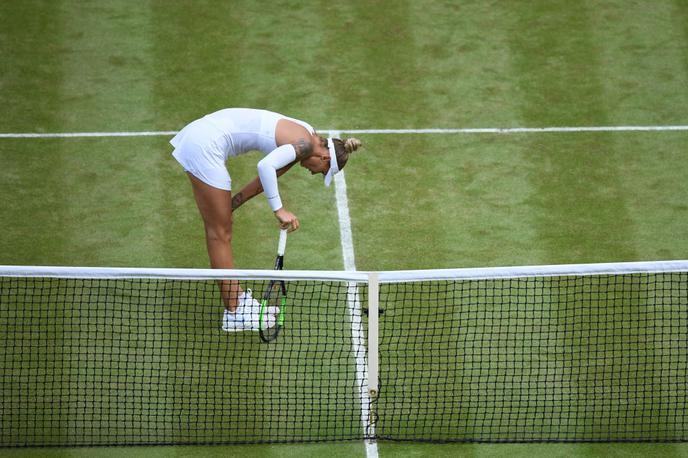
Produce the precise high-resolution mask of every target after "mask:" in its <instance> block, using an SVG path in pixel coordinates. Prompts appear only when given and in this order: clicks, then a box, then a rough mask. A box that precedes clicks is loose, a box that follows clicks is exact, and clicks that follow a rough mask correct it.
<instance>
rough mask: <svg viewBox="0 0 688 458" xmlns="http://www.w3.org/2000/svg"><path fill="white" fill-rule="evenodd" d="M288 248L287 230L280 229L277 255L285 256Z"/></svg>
mask: <svg viewBox="0 0 688 458" xmlns="http://www.w3.org/2000/svg"><path fill="white" fill-rule="evenodd" d="M286 248H287V229H280V236H279V244H278V245H277V255H278V256H284V250H285V249H286Z"/></svg>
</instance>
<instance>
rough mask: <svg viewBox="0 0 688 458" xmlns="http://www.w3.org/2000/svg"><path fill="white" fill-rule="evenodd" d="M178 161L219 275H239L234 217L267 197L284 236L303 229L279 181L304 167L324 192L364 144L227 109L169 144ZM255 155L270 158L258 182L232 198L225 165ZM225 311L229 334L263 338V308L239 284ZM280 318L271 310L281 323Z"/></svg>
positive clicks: (224, 286) (225, 294) (274, 116)
mask: <svg viewBox="0 0 688 458" xmlns="http://www.w3.org/2000/svg"><path fill="white" fill-rule="evenodd" d="M170 143H171V144H172V146H174V152H173V153H172V155H173V156H174V158H175V159H176V160H177V161H178V162H179V163H180V164H181V165H182V167H184V170H185V171H186V173H187V175H188V176H189V179H190V180H191V187H192V188H193V193H194V197H195V199H196V204H197V205H198V209H199V211H200V212H201V217H202V218H203V223H204V225H205V238H206V245H207V248H208V256H209V257H210V265H211V267H212V268H213V269H232V268H234V259H233V255H232V213H233V211H234V210H236V209H237V208H239V207H240V206H241V205H242V204H243V203H244V202H246V201H247V200H249V199H251V198H252V197H254V196H256V195H258V194H260V193H261V192H264V193H265V196H266V197H267V201H268V204H269V205H270V208H271V209H272V211H273V212H274V214H275V217H276V218H277V220H278V221H279V225H280V227H281V228H283V229H289V230H290V231H294V230H296V229H298V228H299V219H298V218H297V217H296V215H294V214H293V213H291V212H290V211H289V210H287V209H286V208H285V207H284V205H283V204H282V200H281V199H280V194H279V189H278V186H277V178H278V177H279V176H281V175H282V174H284V173H285V172H287V171H288V170H289V169H291V168H292V167H293V166H294V165H295V164H297V163H299V164H300V165H301V166H302V167H304V168H306V169H308V170H309V171H310V172H311V174H323V175H324V176H325V186H329V185H330V182H331V181H332V178H333V177H334V175H335V174H336V173H337V172H339V170H341V169H342V168H344V166H345V165H346V162H347V160H348V159H349V155H350V154H351V153H352V152H354V151H356V150H357V149H358V148H359V147H360V146H361V142H360V141H359V140H358V139H356V138H349V139H346V140H345V141H342V140H340V139H337V138H323V137H321V136H319V135H318V134H317V133H316V132H315V129H313V127H311V125H310V124H308V123H306V122H303V121H300V120H298V119H293V118H289V117H287V116H283V115H281V114H279V113H273V112H270V111H265V110H255V109H249V108H228V109H224V110H220V111H216V112H215V113H211V114H209V115H206V116H204V117H202V118H200V119H197V120H196V121H193V122H192V123H190V124H189V125H187V126H186V127H184V128H183V129H182V130H181V131H180V132H179V133H177V135H176V136H175V137H174V138H173V139H172V140H171V141H170ZM251 150H258V151H261V152H262V153H264V154H265V156H264V157H263V158H262V159H261V160H260V162H258V176H257V177H256V178H255V179H254V180H253V181H251V182H249V183H248V184H247V185H246V186H244V188H243V189H241V191H239V192H238V193H236V194H235V195H234V196H233V197H232V179H231V177H230V175H229V172H228V170H227V167H226V166H225V162H226V161H227V159H228V158H230V157H232V156H238V155H240V154H243V153H246V152H248V151H251ZM219 286H220V292H221V296H222V301H223V302H224V305H225V312H224V317H223V320H222V329H223V330H224V331H228V332H231V331H248V330H250V331H257V330H258V325H259V323H258V316H259V311H260V303H259V302H258V301H257V300H255V299H254V298H253V297H252V295H251V291H250V290H246V291H244V290H242V289H241V287H240V286H239V282H238V281H236V280H222V281H220V282H219ZM278 312H279V310H269V313H270V315H271V316H272V321H268V326H270V325H272V324H274V315H276V314H277V313H278Z"/></svg>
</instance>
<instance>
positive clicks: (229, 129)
mask: <svg viewBox="0 0 688 458" xmlns="http://www.w3.org/2000/svg"><path fill="white" fill-rule="evenodd" d="M280 119H288V120H290V121H293V122H295V123H298V124H300V125H302V126H303V127H305V128H306V129H307V130H308V132H310V133H311V134H312V133H314V132H315V129H313V127H311V125H310V124H308V123H306V122H304V121H300V120H298V119H293V118H289V117H287V116H284V115H281V114H279V113H274V112H271V111H266V110H255V109H251V108H227V109H224V110H220V111H216V112H215V113H211V114H209V115H206V116H204V117H202V118H200V119H197V120H195V121H193V122H192V123H190V124H189V125H187V126H186V127H184V128H183V129H182V130H181V131H179V133H177V135H175V137H174V138H173V139H172V140H170V143H171V144H172V146H174V151H173V152H172V155H173V156H174V158H175V159H176V160H177V161H178V162H179V163H180V164H181V165H182V167H184V170H186V171H187V172H189V173H191V174H192V175H193V176H195V177H196V178H198V179H199V180H201V181H203V182H204V183H207V184H209V185H210V186H213V187H216V188H219V189H224V190H226V191H231V189H232V179H231V177H230V175H229V171H228V170H227V167H226V166H225V162H226V161H227V159H228V158H230V157H231V156H238V155H240V154H243V153H246V152H248V151H252V150H258V151H261V152H262V153H263V154H265V155H266V159H268V156H273V158H271V160H270V161H265V164H266V165H269V166H271V167H269V168H270V169H271V170H270V172H272V171H273V170H275V169H276V168H278V167H283V166H284V165H286V164H285V163H284V162H285V161H287V163H289V162H291V161H293V160H294V158H295V153H292V152H293V147H291V145H288V146H289V148H286V149H284V151H278V150H279V149H280V148H278V146H277V143H276V142H275V129H276V127H277V122H278V121H279V120H280ZM285 146H287V145H285ZM273 152H274V153H275V154H272V155H271V154H270V153H273ZM261 162H264V161H261ZM260 169H261V167H260V164H259V175H260V177H261V181H262V183H263V188H264V189H265V192H266V196H267V198H268V201H269V202H270V205H271V207H273V210H275V206H276V205H279V206H278V207H277V208H279V207H281V202H280V201H279V194H278V193H277V176H276V172H275V176H274V183H273V182H272V181H273V177H272V173H269V174H267V178H266V179H263V178H264V177H263V174H261V173H260ZM266 181H268V182H266ZM266 185H267V186H266ZM273 185H274V188H275V189H274V190H272V189H270V188H272V187H273ZM272 194H277V195H276V201H275V197H274V196H272Z"/></svg>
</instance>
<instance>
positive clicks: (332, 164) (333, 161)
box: [325, 138, 339, 186]
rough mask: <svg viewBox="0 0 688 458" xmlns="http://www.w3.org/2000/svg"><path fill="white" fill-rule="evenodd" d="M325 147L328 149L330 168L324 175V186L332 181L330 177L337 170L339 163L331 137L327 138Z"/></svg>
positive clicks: (332, 176)
mask: <svg viewBox="0 0 688 458" xmlns="http://www.w3.org/2000/svg"><path fill="white" fill-rule="evenodd" d="M327 149H329V150H330V170H329V171H328V172H327V175H325V186H329V185H330V183H332V178H334V176H335V175H336V174H337V173H338V172H339V164H338V163H337V152H336V151H335V150H334V142H333V141H332V138H328V139H327Z"/></svg>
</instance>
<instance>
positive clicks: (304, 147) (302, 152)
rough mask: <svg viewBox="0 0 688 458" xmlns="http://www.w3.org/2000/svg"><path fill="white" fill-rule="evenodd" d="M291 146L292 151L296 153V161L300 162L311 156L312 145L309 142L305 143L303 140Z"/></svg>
mask: <svg viewBox="0 0 688 458" xmlns="http://www.w3.org/2000/svg"><path fill="white" fill-rule="evenodd" d="M293 146H294V150H295V151H296V160H297V161H302V160H304V159H306V158H307V157H308V156H310V155H311V154H313V144H312V143H311V142H309V141H306V140H305V139H303V138H300V139H299V140H297V141H296V143H294V144H293Z"/></svg>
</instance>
